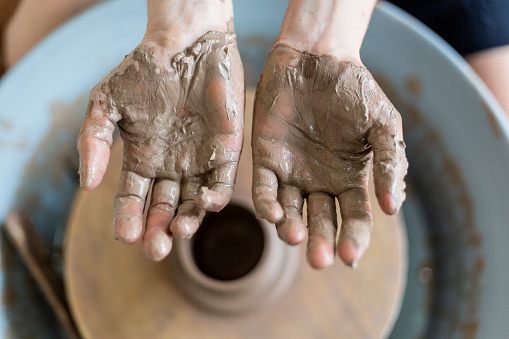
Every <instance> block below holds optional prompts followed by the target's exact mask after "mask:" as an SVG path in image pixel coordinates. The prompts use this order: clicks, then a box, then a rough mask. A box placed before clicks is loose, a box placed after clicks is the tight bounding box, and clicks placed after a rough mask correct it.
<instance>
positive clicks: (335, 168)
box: [252, 0, 408, 268]
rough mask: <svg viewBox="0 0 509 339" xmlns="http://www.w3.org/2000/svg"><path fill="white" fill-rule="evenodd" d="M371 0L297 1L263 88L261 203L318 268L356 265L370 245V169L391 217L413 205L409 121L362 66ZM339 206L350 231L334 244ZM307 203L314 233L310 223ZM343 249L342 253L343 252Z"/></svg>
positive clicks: (256, 148) (256, 157)
mask: <svg viewBox="0 0 509 339" xmlns="http://www.w3.org/2000/svg"><path fill="white" fill-rule="evenodd" d="M374 5H375V1H373V0H362V1H350V0H320V1H314V0H290V4H289V6H288V10H287V13H286V16H285V19H284V22H283V25H282V28H281V32H280V34H279V37H278V39H277V41H276V43H275V45H274V48H273V49H272V52H271V53H270V55H269V58H268V60H267V63H266V65H265V68H264V70H263V73H262V76H261V78H260V81H259V83H258V87H257V93H256V100H255V111H254V121H253V139H252V145H253V165H254V173H253V200H254V203H255V209H256V213H257V214H258V216H259V217H262V218H265V219H267V220H268V221H270V222H275V223H276V226H277V230H278V234H279V236H280V238H281V239H282V240H284V241H286V242H287V243H289V244H297V243H300V242H302V241H303V240H304V239H305V237H306V232H307V233H308V237H309V238H308V250H307V256H308V261H309V262H310V264H311V265H312V266H313V267H315V268H322V267H325V266H328V265H330V264H331V263H332V262H333V258H334V253H335V251H336V249H337V252H338V254H339V256H340V257H341V259H342V260H343V261H344V262H345V263H347V264H349V265H352V266H355V265H356V263H357V261H358V260H359V258H360V257H361V256H362V254H363V252H364V251H365V250H366V248H367V247H368V244H369V240H370V235H371V229H372V223H373V221H372V217H371V208H370V205H369V200H368V192H367V187H366V186H367V178H368V165H369V163H370V161H371V159H372V158H374V165H373V171H374V178H375V191H376V195H377V198H378V202H379V204H380V206H381V208H382V210H383V211H384V212H385V213H388V214H394V213H396V212H397V210H398V209H399V207H400V206H401V204H402V202H403V200H404V199H405V193H404V188H405V183H404V181H403V179H404V176H405V174H406V171H407V166H408V164H407V161H406V158H405V151H404V149H405V145H404V143H403V140H402V131H401V127H400V126H401V118H400V116H399V113H398V112H397V111H396V109H395V108H394V107H393V105H392V104H391V103H390V102H389V100H388V99H387V97H386V96H385V95H384V93H383V92H382V90H381V89H380V88H379V87H378V85H377V83H376V82H375V80H374V79H373V77H372V76H371V74H370V73H369V72H368V70H367V69H366V68H365V67H364V66H363V65H362V62H361V60H360V57H359V50H360V46H361V43H362V39H363V37H364V34H365V32H366V29H367V25H368V22H369V19H370V16H371V12H372V10H373V7H374ZM335 198H337V199H338V201H339V205H340V212H341V216H342V220H343V224H342V227H341V231H340V236H339V240H338V243H337V245H336V239H337V237H336V234H337V228H338V226H337V216H336V207H335ZM304 199H307V208H308V213H307V215H308V229H307V230H306V228H305V226H304V223H303V221H302V208H303V201H304ZM336 246H337V248H336Z"/></svg>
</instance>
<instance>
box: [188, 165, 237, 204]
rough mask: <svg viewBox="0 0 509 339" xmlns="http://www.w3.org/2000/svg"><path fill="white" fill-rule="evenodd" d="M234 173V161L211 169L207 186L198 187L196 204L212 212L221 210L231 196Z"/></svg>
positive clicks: (235, 170)
mask: <svg viewBox="0 0 509 339" xmlns="http://www.w3.org/2000/svg"><path fill="white" fill-rule="evenodd" d="M236 174H237V163H236V162H231V163H228V164H226V165H223V166H220V167H217V168H214V169H212V171H211V173H210V178H209V182H208V188H207V187H202V188H201V189H200V191H199V193H198V195H197V196H196V199H195V202H196V205H198V206H199V207H201V208H203V209H205V210H207V211H212V212H219V211H220V210H222V209H223V208H224V207H225V206H226V205H227V204H228V203H229V202H230V199H231V198H232V195H233V187H234V185H235V176H236Z"/></svg>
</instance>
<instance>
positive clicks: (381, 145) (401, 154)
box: [368, 103, 408, 214]
mask: <svg viewBox="0 0 509 339" xmlns="http://www.w3.org/2000/svg"><path fill="white" fill-rule="evenodd" d="M384 107H386V109H384V110H383V111H384V112H385V113H384V116H383V118H381V120H380V121H378V122H377V123H376V124H375V126H374V127H372V128H371V129H370V131H369V132H368V142H369V143H370V144H371V145H372V147H373V153H374V158H373V177H374V182H375V194H376V197H377V200H378V203H379V205H380V208H381V209H382V211H384V212H385V213H386V214H395V213H396V212H397V211H398V209H399V208H400V207H401V204H402V203H403V201H404V200H405V187H406V186H405V181H404V178H405V175H406V173H407V168H408V162H407V160H406V156H405V143H404V142H403V139H402V137H401V135H402V131H401V129H400V126H401V124H400V120H401V117H400V115H399V113H398V112H397V111H396V109H395V108H394V107H393V106H392V105H391V104H390V103H389V104H386V106H384Z"/></svg>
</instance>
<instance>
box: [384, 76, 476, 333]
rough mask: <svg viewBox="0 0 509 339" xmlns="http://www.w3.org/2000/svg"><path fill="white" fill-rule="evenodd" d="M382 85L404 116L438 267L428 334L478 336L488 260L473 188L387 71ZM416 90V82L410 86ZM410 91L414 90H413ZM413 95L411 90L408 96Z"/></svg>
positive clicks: (412, 174) (415, 178)
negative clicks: (482, 246)
mask: <svg viewBox="0 0 509 339" xmlns="http://www.w3.org/2000/svg"><path fill="white" fill-rule="evenodd" d="M375 78H376V79H377V81H378V83H379V84H380V86H381V87H382V88H383V89H384V91H385V93H386V94H387V95H388V97H389V98H390V99H391V100H392V102H393V103H394V104H395V105H396V107H398V109H399V110H400V112H401V113H402V117H403V124H404V130H405V140H406V142H407V146H408V148H407V150H408V152H407V154H408V157H409V163H410V167H409V177H410V181H411V182H412V183H413V186H414V188H415V191H416V193H417V195H418V196H419V198H420V200H421V203H422V205H423V207H424V211H425V212H426V217H427V219H428V220H427V221H428V223H427V225H428V228H427V234H428V239H429V244H430V245H431V251H432V258H431V261H430V262H428V263H427V264H426V265H427V266H426V267H430V268H431V269H432V270H433V276H432V278H431V281H430V294H431V295H430V300H429V301H430V305H429V306H430V309H429V312H430V314H429V315H430V319H429V320H428V324H427V325H428V326H427V329H426V333H425V334H424V335H425V336H426V337H429V338H442V337H451V336H453V335H458V336H460V337H462V338H473V337H475V336H476V332H477V329H478V327H479V316H478V308H479V298H480V280H481V277H482V274H483V271H484V266H485V259H484V257H483V256H482V254H481V252H480V247H481V243H482V237H481V235H480V233H479V231H478V229H477V226H476V225H475V224H474V214H473V213H474V212H473V211H474V209H473V203H472V198H471V193H470V192H469V190H468V185H467V183H466V181H465V179H464V178H463V175H462V173H461V170H460V169H459V168H458V166H457V164H456V163H455V161H454V160H453V158H452V156H451V155H450V154H448V152H447V147H446V146H445V144H444V141H443V140H442V139H441V137H440V135H439V134H438V132H437V131H436V130H434V128H433V127H432V126H430V124H429V123H428V122H427V121H426V119H425V117H424V115H423V114H422V113H421V112H420V111H419V110H418V109H417V108H416V105H414V104H413V103H412V102H409V101H405V100H403V99H402V98H401V97H400V96H399V95H398V93H397V91H396V90H395V88H394V87H393V86H392V84H391V83H390V82H388V81H387V80H386V79H385V78H384V77H383V76H381V75H376V76H375ZM407 90H408V91H410V92H411V91H412V89H411V86H410V87H409V86H407ZM410 94H411V93H410ZM409 98H410V99H409V100H412V95H410V96H409Z"/></svg>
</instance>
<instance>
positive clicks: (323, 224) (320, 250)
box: [307, 193, 338, 268]
mask: <svg viewBox="0 0 509 339" xmlns="http://www.w3.org/2000/svg"><path fill="white" fill-rule="evenodd" d="M307 202H308V228H309V230H308V232H309V240H308V248H307V258H308V262H309V263H310V265H311V266H312V267H314V268H324V267H326V266H329V265H330V264H332V263H333V261H334V252H335V247H336V232H337V228H338V221H337V216H336V204H335V201H334V197H333V196H331V195H329V194H327V193H311V194H310V195H309V197H308V199H307Z"/></svg>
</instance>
